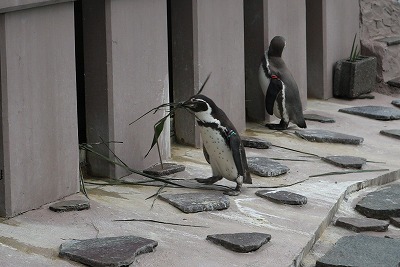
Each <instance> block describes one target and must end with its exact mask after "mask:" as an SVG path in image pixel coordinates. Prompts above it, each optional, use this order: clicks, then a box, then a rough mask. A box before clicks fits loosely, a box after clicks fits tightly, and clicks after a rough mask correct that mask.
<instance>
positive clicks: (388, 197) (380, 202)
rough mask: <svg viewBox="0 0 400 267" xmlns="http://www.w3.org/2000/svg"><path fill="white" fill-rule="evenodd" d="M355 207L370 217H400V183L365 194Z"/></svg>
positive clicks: (385, 218)
mask: <svg viewBox="0 0 400 267" xmlns="http://www.w3.org/2000/svg"><path fill="white" fill-rule="evenodd" d="M355 209H356V210H357V211H358V212H360V213H361V214H363V215H365V216H367V217H370V218H376V219H384V220H387V219H389V218H390V217H400V184H397V185H391V186H389V187H386V188H383V189H381V190H377V191H375V192H371V193H369V194H367V195H366V196H365V197H364V198H363V199H361V200H360V201H359V202H358V203H357V205H356V207H355Z"/></svg>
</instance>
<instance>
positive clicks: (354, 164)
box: [322, 156, 367, 169]
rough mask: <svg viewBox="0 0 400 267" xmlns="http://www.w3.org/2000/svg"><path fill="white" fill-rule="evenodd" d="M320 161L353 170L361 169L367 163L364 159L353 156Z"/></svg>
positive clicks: (325, 158)
mask: <svg viewBox="0 0 400 267" xmlns="http://www.w3.org/2000/svg"><path fill="white" fill-rule="evenodd" d="M322 160H323V161H325V162H328V163H330V164H333V165H336V166H339V167H342V168H353V169H361V168H362V166H363V165H364V164H365V163H366V162H367V160H366V159H365V158H360V157H353V156H328V157H324V158H322Z"/></svg>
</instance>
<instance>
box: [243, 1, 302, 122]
mask: <svg viewBox="0 0 400 267" xmlns="http://www.w3.org/2000/svg"><path fill="white" fill-rule="evenodd" d="M244 10H245V51H246V52H245V55H246V59H245V61H246V110H247V114H248V116H249V118H250V119H252V120H255V121H260V120H264V119H265V114H266V112H265V103H264V96H263V95H262V91H261V88H260V86H259V84H258V67H259V65H260V63H261V58H262V56H263V53H264V51H265V50H267V49H268V46H269V42H270V40H271V39H272V38H273V37H274V36H277V35H281V36H283V37H284V38H285V39H286V43H287V44H286V47H285V50H284V51H283V55H282V57H283V59H284V60H285V62H286V64H287V66H288V68H289V69H290V71H291V72H292V74H293V77H294V78H295V80H296V82H297V85H298V87H299V92H300V97H301V100H302V103H303V108H306V106H307V78H306V77H307V67H306V59H307V58H306V38H305V37H306V5H305V0H300V1H299V0H257V1H244ZM261 46H262V49H261Z"/></svg>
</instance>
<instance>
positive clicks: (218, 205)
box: [159, 192, 230, 213]
mask: <svg viewBox="0 0 400 267" xmlns="http://www.w3.org/2000/svg"><path fill="white" fill-rule="evenodd" d="M159 198H160V199H162V200H164V201H166V202H168V203H169V204H171V205H172V206H174V207H176V208H178V209H180V210H181V211H183V212H185V213H195V212H201V211H213V210H224V209H227V208H229V205H230V202H229V198H228V197H227V196H226V195H224V194H223V193H220V192H210V193H183V194H162V195H160V196H159Z"/></svg>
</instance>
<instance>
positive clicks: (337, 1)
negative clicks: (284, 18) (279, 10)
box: [307, 0, 360, 99]
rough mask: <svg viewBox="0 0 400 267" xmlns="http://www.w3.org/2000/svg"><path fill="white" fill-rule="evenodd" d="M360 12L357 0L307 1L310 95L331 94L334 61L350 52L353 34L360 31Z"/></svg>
mask: <svg viewBox="0 0 400 267" xmlns="http://www.w3.org/2000/svg"><path fill="white" fill-rule="evenodd" d="M359 13H360V7H359V2H358V0H307V25H308V26H307V46H308V47H309V48H308V50H307V52H309V53H308V58H307V63H308V69H309V70H310V72H309V75H308V78H307V79H308V95H309V96H310V97H315V98H321V99H328V98H330V97H332V96H333V91H332V87H333V81H332V80H333V69H334V66H335V63H336V61H338V60H340V59H344V58H347V57H349V55H350V51H351V46H352V43H353V38H354V35H355V34H356V33H358V32H359ZM321 26H322V29H321ZM321 33H322V34H321ZM321 58H322V60H321ZM321 77H322V80H321Z"/></svg>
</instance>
